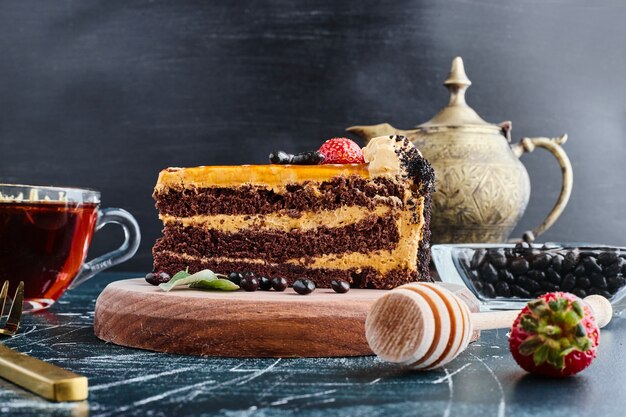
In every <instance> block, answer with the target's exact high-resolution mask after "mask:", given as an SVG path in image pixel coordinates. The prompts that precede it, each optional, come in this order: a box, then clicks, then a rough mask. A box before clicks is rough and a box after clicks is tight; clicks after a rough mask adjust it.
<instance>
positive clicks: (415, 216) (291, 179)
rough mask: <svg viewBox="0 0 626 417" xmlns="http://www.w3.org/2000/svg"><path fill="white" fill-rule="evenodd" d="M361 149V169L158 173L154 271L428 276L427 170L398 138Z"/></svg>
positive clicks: (381, 282)
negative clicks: (160, 226) (159, 222)
mask: <svg viewBox="0 0 626 417" xmlns="http://www.w3.org/2000/svg"><path fill="white" fill-rule="evenodd" d="M363 151H364V156H365V160H366V162H368V163H366V164H356V165H306V166H303V165H243V166H207V167H196V168H168V169H166V170H163V171H162V172H161V173H160V175H159V180H158V183H157V185H156V188H155V191H154V198H155V200H156V206H157V208H158V210H159V218H160V219H161V220H162V221H163V224H164V229H163V237H162V238H160V239H159V240H158V241H157V243H156V244H155V246H154V248H153V255H154V269H155V270H158V271H165V272H168V273H169V274H173V273H175V272H177V271H179V270H183V269H186V268H189V271H190V272H196V271H198V270H201V269H211V270H213V271H215V272H218V273H224V274H227V273H230V272H233V271H237V272H246V271H251V272H254V273H255V274H257V275H258V276H267V277H285V278H287V280H288V281H289V283H290V284H291V283H293V281H294V280H295V279H297V278H302V277H305V278H309V279H312V280H314V281H315V283H316V285H317V286H318V287H330V282H331V281H332V280H333V279H344V280H346V281H348V282H349V283H350V284H351V286H352V287H357V288H393V287H396V286H398V285H400V284H404V283H407V282H411V281H417V280H429V276H428V264H429V261H430V246H429V238H430V231H429V228H428V225H429V222H430V206H431V198H430V193H431V192H432V191H433V183H434V174H433V171H432V168H431V167H430V164H429V163H428V162H427V161H426V160H425V159H424V158H423V157H422V156H421V154H420V153H419V151H418V150H417V149H416V148H415V147H414V146H413V145H412V144H411V143H410V142H409V141H408V140H407V139H405V138H403V137H400V136H385V137H381V138H375V139H372V141H371V142H370V145H368V146H367V147H366V148H364V150H363Z"/></svg>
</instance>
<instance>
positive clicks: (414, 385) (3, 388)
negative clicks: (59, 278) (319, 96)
mask: <svg viewBox="0 0 626 417" xmlns="http://www.w3.org/2000/svg"><path fill="white" fill-rule="evenodd" d="M135 276H136V274H135ZM131 277H133V275H132V274H123V273H103V274H101V275H100V276H98V277H96V278H94V279H93V280H92V281H90V282H88V283H86V284H84V285H83V286H82V287H79V288H77V289H76V290H73V291H69V292H68V293H67V294H65V295H64V296H63V297H62V298H61V299H60V300H59V302H58V303H57V304H56V305H55V306H53V308H51V309H50V310H49V311H47V312H44V313H38V314H32V315H27V316H25V317H24V319H23V322H22V328H21V331H20V333H19V334H18V335H16V336H14V337H13V338H11V339H4V340H3V342H4V343H5V344H6V345H8V346H10V347H12V348H15V349H16V350H18V351H20V352H24V353H27V354H30V355H32V356H35V357H37V358H40V359H43V360H46V361H49V362H52V363H54V364H56V365H59V366H62V367H65V368H68V369H70V370H72V371H74V372H77V373H80V374H83V375H86V376H87V377H88V378H89V386H90V390H89V399H88V401H84V402H78V403H50V402H47V401H45V400H43V399H40V398H38V397H36V396H34V395H32V394H30V393H28V392H26V391H24V390H21V389H19V388H17V387H15V386H13V385H11V384H10V383H8V382H5V381H3V380H0V415H3V416H4V415H7V416H59V417H60V416H93V417H96V416H98V417H108V416H155V417H157V416H224V417H227V416H228V417H234V416H241V417H244V416H270V415H276V416H285V417H286V416H296V415H297V416H303V417H306V416H311V417H312V416H320V417H321V416H324V417H328V416H335V415H341V416H363V417H365V416H368V417H370V416H405V415H406V416H481V417H484V416H540V415H541V416H554V417H560V416H563V417H565V416H567V417H572V416H583V415H594V416H624V415H626V359H625V358H624V356H625V355H624V341H625V340H626V322H625V321H624V319H623V318H622V317H621V316H620V315H617V316H616V317H615V318H614V320H613V321H612V323H610V324H609V325H608V326H607V328H606V329H605V330H603V331H602V335H601V343H600V349H599V354H598V358H597V359H596V361H595V362H594V363H593V364H592V365H591V367H590V368H589V369H587V370H586V371H584V372H583V373H581V374H579V375H578V376H576V377H573V378H569V379H564V380H550V379H541V378H537V377H533V376H530V375H527V374H525V373H524V372H523V371H522V370H521V369H520V368H519V367H518V366H517V365H516V364H515V362H514V361H513V359H512V357H511V355H510V354H509V352H508V348H507V336H506V331H505V330H500V331H488V332H483V335H482V338H481V340H480V341H479V342H477V343H474V344H473V345H471V346H470V347H469V348H468V349H467V350H466V351H465V352H464V353H463V354H462V355H461V356H460V357H458V358H457V359H456V360H455V361H453V362H452V363H450V364H449V365H448V366H446V367H445V368H443V369H440V370H437V371H433V372H428V373H423V372H416V371H411V370H407V369H402V368H401V367H398V366H395V365H391V364H387V363H384V362H382V361H380V360H379V359H377V358H376V357H357V358H324V359H231V358H202V357H193V356H180V355H169V354H162V353H155V352H148V351H143V350H137V349H129V348H124V347H120V346H116V345H113V344H108V343H104V342H102V341H100V340H98V339H97V338H96V337H95V336H94V334H93V317H94V306H95V302H96V298H97V296H98V294H99V293H100V291H102V289H103V288H104V286H105V285H106V284H107V283H109V282H111V281H114V280H118V279H124V278H131ZM268 325H271V323H270V322H269V321H268Z"/></svg>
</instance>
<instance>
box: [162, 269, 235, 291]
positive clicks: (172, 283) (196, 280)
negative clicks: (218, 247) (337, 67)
mask: <svg viewBox="0 0 626 417" xmlns="http://www.w3.org/2000/svg"><path fill="white" fill-rule="evenodd" d="M222 277H225V275H221V274H216V273H215V272H213V271H211V270H209V269H203V270H202V271H199V272H196V273H195V274H189V273H188V272H187V271H180V272H177V273H176V274H174V276H173V277H172V279H170V280H169V281H168V282H166V283H165V284H159V288H161V289H162V290H163V291H165V292H168V291H170V290H171V289H172V288H174V287H178V286H181V285H189V287H190V288H196V289H207V290H213V289H215V290H222V291H235V290H238V289H239V286H238V285H236V284H234V283H232V282H230V281H228V280H225V279H223V278H222ZM215 281H218V282H216V283H213V282H215ZM222 281H227V282H228V283H230V284H231V285H228V284H226V283H224V282H222Z"/></svg>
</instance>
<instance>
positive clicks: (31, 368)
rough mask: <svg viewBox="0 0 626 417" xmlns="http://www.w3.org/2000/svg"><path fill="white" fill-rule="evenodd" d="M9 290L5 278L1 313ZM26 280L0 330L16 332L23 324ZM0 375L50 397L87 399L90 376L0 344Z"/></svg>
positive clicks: (16, 292) (51, 398) (72, 399)
mask: <svg viewBox="0 0 626 417" xmlns="http://www.w3.org/2000/svg"><path fill="white" fill-rule="evenodd" d="M8 292H9V281H5V282H4V285H2V289H1V290H0V307H1V309H0V316H1V315H2V313H3V312H4V307H5V304H6V300H7V295H8ZM23 300H24V283H23V282H20V284H19V286H18V287H17V290H16V291H15V296H14V297H13V301H12V303H11V308H10V310H9V315H8V318H7V321H6V322H5V324H4V325H3V326H2V327H0V334H1V335H5V336H13V335H14V334H15V333H16V332H17V329H18V328H19V325H20V319H21V317H22V304H23ZM0 377H1V378H4V379H6V380H7V381H10V382H12V383H14V384H15V385H19V386H20V387H22V388H24V389H27V390H29V391H31V392H34V393H35V394H37V395H39V396H41V397H43V398H45V399H47V400H51V401H82V400H85V399H87V395H88V388H87V378H86V377H84V376H81V375H78V374H75V373H73V372H70V371H68V370H66V369H63V368H59V367H58V366H55V365H52V364H50V363H46V362H43V361H40V360H39V359H35V358H33V357H31V356H28V355H25V354H22V353H18V352H16V351H14V350H13V349H11V348H9V347H6V346H4V345H2V344H0Z"/></svg>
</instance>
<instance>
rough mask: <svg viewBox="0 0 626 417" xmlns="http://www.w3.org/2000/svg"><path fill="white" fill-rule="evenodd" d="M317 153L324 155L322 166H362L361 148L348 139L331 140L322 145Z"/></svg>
mask: <svg viewBox="0 0 626 417" xmlns="http://www.w3.org/2000/svg"><path fill="white" fill-rule="evenodd" d="M319 152H320V153H321V154H322V155H324V157H325V158H324V162H322V163H323V164H362V163H364V162H365V161H364V160H363V151H362V150H361V147H360V146H359V145H357V144H356V143H355V142H354V141H352V140H350V139H348V138H332V139H328V140H327V141H326V142H324V143H323V144H322V146H321V147H320V149H319Z"/></svg>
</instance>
